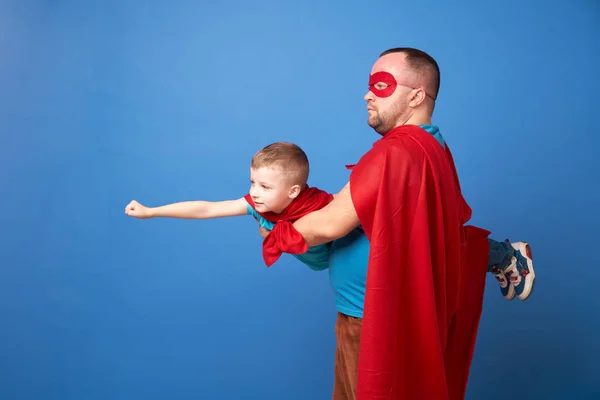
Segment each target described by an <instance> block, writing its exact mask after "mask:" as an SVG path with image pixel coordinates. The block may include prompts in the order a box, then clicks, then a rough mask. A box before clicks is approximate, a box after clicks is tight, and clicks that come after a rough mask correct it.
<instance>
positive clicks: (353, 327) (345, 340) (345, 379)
mask: <svg viewBox="0 0 600 400" xmlns="http://www.w3.org/2000/svg"><path fill="white" fill-rule="evenodd" d="M361 328H362V319H360V318H356V317H350V316H348V315H344V314H342V313H339V312H338V316H337V321H336V323H335V338H336V342H337V346H336V349H335V368H334V382H333V396H332V400H356V381H357V378H358V375H357V369H358V352H359V350H360V331H361Z"/></svg>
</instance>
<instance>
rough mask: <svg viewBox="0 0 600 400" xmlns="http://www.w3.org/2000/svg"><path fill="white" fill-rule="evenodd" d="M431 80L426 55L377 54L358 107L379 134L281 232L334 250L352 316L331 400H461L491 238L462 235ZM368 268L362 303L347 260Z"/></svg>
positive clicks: (464, 216) (341, 338)
mask: <svg viewBox="0 0 600 400" xmlns="http://www.w3.org/2000/svg"><path fill="white" fill-rule="evenodd" d="M439 82H440V78H439V68H438V65H437V63H436V62H435V60H434V59H433V58H431V57H430V56H429V55H428V54H426V53H424V52H422V51H420V50H416V49H411V48H397V49H391V50H388V51H386V52H384V53H382V54H381V56H380V58H379V59H378V60H377V62H376V63H375V64H374V66H373V68H372V71H371V76H370V82H369V87H370V90H369V92H368V93H367V94H366V95H365V100H366V101H367V109H368V113H369V117H368V124H369V125H370V126H371V127H372V128H373V129H374V130H375V131H376V132H378V133H379V134H381V135H382V136H383V137H382V138H381V139H380V140H378V141H377V142H376V143H375V144H374V145H373V148H372V149H371V150H370V151H369V152H367V153H366V154H365V155H364V156H363V157H362V158H361V159H360V161H359V162H358V163H357V164H356V165H355V166H351V167H350V168H351V169H352V172H351V174H350V180H349V182H348V183H347V184H346V185H345V186H344V188H343V189H342V190H341V191H340V193H339V194H338V195H337V196H336V197H335V199H334V200H333V201H332V202H331V203H330V204H329V205H328V206H326V207H325V208H323V209H321V210H319V211H315V212H313V213H310V214H308V215H306V216H305V217H302V218H300V219H299V220H298V221H296V222H295V223H293V225H292V224H291V223H285V224H289V225H290V226H289V227H287V228H288V230H289V231H291V232H292V234H294V233H295V234H298V235H301V236H302V237H303V239H304V240H305V242H306V245H307V246H316V245H319V244H323V243H327V242H331V241H333V245H332V254H331V259H330V264H329V269H330V277H331V280H332V285H333V286H334V287H335V286H336V285H341V286H345V293H346V294H347V295H346V296H345V297H346V298H345V299H342V300H345V301H346V302H347V305H348V310H349V312H348V313H339V314H338V321H337V323H336V338H337V342H338V345H337V349H336V367H335V369H336V371H335V384H334V393H333V398H334V399H355V398H357V399H359V400H367V399H369V400H370V399H436V400H443V399H459V398H464V394H465V390H466V382H467V377H468V370H469V367H470V363H471V356H472V352H473V347H474V343H475V337H476V331H477V327H478V323H479V317H480V313H481V308H482V302H483V289H484V284H485V273H486V271H487V261H488V250H489V245H488V242H487V236H488V234H489V232H487V231H485V230H482V229H479V228H475V227H465V226H464V224H465V223H466V222H467V221H468V220H469V219H470V216H471V209H470V208H469V206H468V204H467V203H466V202H465V200H464V199H463V197H462V194H461V192H460V184H459V181H458V177H457V174H456V170H455V167H454V162H453V160H452V155H451V153H450V150H449V148H448V146H447V144H446V142H445V141H444V139H443V138H442V136H441V134H440V133H439V130H438V129H437V127H435V126H433V125H432V124H431V116H432V113H433V109H434V105H435V99H436V97H437V92H438V89H439ZM262 234H263V236H264V235H265V233H264V232H263V233H262ZM341 238H343V239H342V240H338V239H341ZM353 260H354V261H353ZM365 261H366V262H367V263H368V270H367V271H365V272H364V274H365V275H366V276H363V277H362V278H363V279H364V280H366V290H364V291H363V294H364V299H363V298H361V288H360V287H359V286H360V283H359V282H358V281H360V280H361V277H360V276H358V277H357V275H356V274H355V271H354V265H353V262H355V263H364V262H365ZM520 270H521V271H526V272H528V270H527V266H521V269H520ZM353 274H354V275H353ZM523 277H525V275H524V274H523ZM353 291H354V294H355V296H354V298H353V296H352V293H353ZM337 295H338V291H336V296H337ZM336 301H338V299H336ZM363 301H364V306H363V305H362V304H360V303H362V302H363ZM353 303H355V304H353ZM353 307H354V308H357V307H358V308H360V309H361V310H363V312H362V318H360V316H359V317H357V316H353V315H352V308H353ZM339 308H340V307H338V309H339ZM359 350H360V353H359Z"/></svg>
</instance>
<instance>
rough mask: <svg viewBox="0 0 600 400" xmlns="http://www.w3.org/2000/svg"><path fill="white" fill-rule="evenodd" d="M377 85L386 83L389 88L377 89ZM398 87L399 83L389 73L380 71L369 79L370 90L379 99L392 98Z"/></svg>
mask: <svg viewBox="0 0 600 400" xmlns="http://www.w3.org/2000/svg"><path fill="white" fill-rule="evenodd" d="M377 83H385V84H386V85H387V86H386V88H385V89H377V88H376V87H375V85H376V84H377ZM396 86H398V82H396V78H394V75H392V74H390V73H389V72H384V71H379V72H375V73H374V74H373V75H371V76H370V77H369V90H370V91H371V92H373V94H374V95H375V96H377V97H389V96H391V95H392V94H393V93H394V91H395V90H396Z"/></svg>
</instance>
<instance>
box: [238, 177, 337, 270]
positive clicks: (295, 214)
mask: <svg viewBox="0 0 600 400" xmlns="http://www.w3.org/2000/svg"><path fill="white" fill-rule="evenodd" d="M244 198H245V199H246V201H247V202H248V204H250V206H251V207H252V208H255V206H254V201H253V200H252V197H251V196H250V194H247V195H245V196H244ZM331 200H333V195H332V194H330V193H327V192H325V191H323V190H321V189H317V188H313V187H308V186H307V187H306V188H305V189H304V190H302V191H301V192H300V195H298V197H296V198H295V199H294V201H292V203H291V204H290V205H289V206H288V207H286V209H285V210H284V211H283V212H282V213H281V214H276V213H273V212H267V213H261V212H258V211H257V213H258V214H259V215H260V216H261V217H263V218H265V219H266V220H268V221H271V222H274V223H275V226H274V227H273V230H272V231H271V233H269V235H267V237H266V238H265V240H264V241H263V259H264V261H265V264H266V265H267V267H270V266H271V265H273V264H274V263H275V261H277V260H278V259H279V257H281V253H282V252H286V253H291V254H302V253H306V252H307V251H308V246H307V245H306V242H305V241H304V238H303V237H302V235H301V234H300V233H298V231H297V230H296V229H294V227H293V226H292V224H293V223H294V222H295V221H296V220H298V219H299V218H301V217H303V216H305V215H306V214H308V213H311V212H313V211H316V210H319V209H321V208H323V207H325V206H326V205H327V204H329V203H330V202H331Z"/></svg>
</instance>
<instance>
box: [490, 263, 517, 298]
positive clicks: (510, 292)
mask: <svg viewBox="0 0 600 400" xmlns="http://www.w3.org/2000/svg"><path fill="white" fill-rule="evenodd" d="M513 258H514V257H513ZM491 273H492V275H494V277H495V278H496V280H497V281H498V284H499V285H500V293H502V296H504V297H505V298H506V300H512V299H513V298H514V297H515V287H514V286H513V285H511V284H510V283H509V282H508V279H507V278H506V275H505V274H504V271H502V270H501V269H500V268H498V267H492V269H491Z"/></svg>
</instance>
